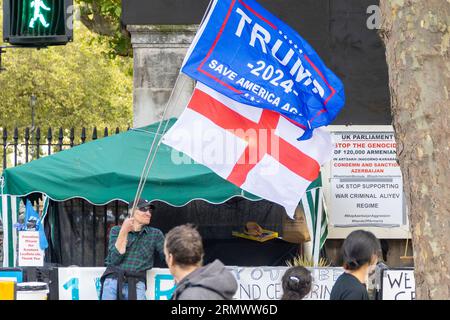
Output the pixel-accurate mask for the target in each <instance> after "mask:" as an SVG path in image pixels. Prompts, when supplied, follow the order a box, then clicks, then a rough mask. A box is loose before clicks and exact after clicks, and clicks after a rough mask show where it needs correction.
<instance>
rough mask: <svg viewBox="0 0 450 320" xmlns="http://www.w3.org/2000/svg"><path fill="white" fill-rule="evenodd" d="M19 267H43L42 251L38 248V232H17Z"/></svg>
mask: <svg viewBox="0 0 450 320" xmlns="http://www.w3.org/2000/svg"><path fill="white" fill-rule="evenodd" d="M18 264H19V266H20V267H42V266H44V251H43V250H41V248H40V247H39V232H38V231H20V232H19V261H18Z"/></svg>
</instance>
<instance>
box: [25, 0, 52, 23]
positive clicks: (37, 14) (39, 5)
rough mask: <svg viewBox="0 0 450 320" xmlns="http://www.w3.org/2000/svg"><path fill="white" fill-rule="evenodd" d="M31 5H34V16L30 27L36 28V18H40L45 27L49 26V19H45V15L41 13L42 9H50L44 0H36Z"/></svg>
mask: <svg viewBox="0 0 450 320" xmlns="http://www.w3.org/2000/svg"><path fill="white" fill-rule="evenodd" d="M30 6H31V8H33V7H34V16H33V18H32V19H31V20H30V24H29V27H30V28H34V24H35V22H36V20H38V19H39V21H40V22H41V24H42V25H43V26H44V27H45V28H47V27H48V26H49V25H50V24H49V23H47V21H45V18H44V16H43V15H42V13H41V9H43V10H46V11H50V8H49V7H47V6H46V5H45V3H44V1H43V0H34V1H32V2H31V4H30Z"/></svg>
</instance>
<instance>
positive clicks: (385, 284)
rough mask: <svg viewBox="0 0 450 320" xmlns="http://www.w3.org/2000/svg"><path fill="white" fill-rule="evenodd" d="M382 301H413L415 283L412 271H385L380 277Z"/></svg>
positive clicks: (414, 297)
mask: <svg viewBox="0 0 450 320" xmlns="http://www.w3.org/2000/svg"><path fill="white" fill-rule="evenodd" d="M382 277H383V279H382V286H381V291H382V299H383V300H415V299H416V282H415V279H414V270H413V269H391V270H389V269H386V270H383V275H382Z"/></svg>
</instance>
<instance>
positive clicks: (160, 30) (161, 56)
mask: <svg viewBox="0 0 450 320" xmlns="http://www.w3.org/2000/svg"><path fill="white" fill-rule="evenodd" d="M197 28H198V27H197V26H193V25H159V26H158V25H148V26H143V25H139V26H136V25H129V26H127V30H128V31H129V32H130V33H131V42H132V45H133V55H134V67H133V71H134V72H133V73H134V75H133V82H134V90H133V127H142V126H145V125H148V124H151V123H154V122H157V121H160V120H161V119H162V116H163V111H164V108H165V107H166V105H167V102H168V101H169V97H170V96H171V92H172V90H173V89H174V86H175V83H176V80H177V77H178V75H179V71H180V67H181V65H182V62H183V59H184V57H185V55H186V52H187V49H188V48H189V46H190V44H191V43H192V41H193V39H194V36H195V33H196V32H197ZM193 88H194V81H193V80H191V79H189V78H187V77H185V76H183V77H182V78H180V80H179V81H178V83H177V88H175V89H174V93H175V94H177V96H175V95H174V96H173V97H172V100H171V101H172V102H173V103H172V104H171V106H170V110H169V113H168V114H166V117H165V119H167V118H168V117H170V116H179V115H180V114H181V112H182V111H183V109H184V107H185V106H186V104H187V102H188V101H189V98H190V96H191V94H192V91H193Z"/></svg>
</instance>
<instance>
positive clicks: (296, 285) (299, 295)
mask: <svg viewBox="0 0 450 320" xmlns="http://www.w3.org/2000/svg"><path fill="white" fill-rule="evenodd" d="M281 282H282V286H283V296H282V297H281V300H301V299H303V298H304V297H305V296H306V295H307V294H308V293H309V291H311V284H312V276H311V272H309V270H308V269H306V268H304V267H300V266H297V267H291V268H289V269H287V270H286V272H285V273H284V275H283V278H282V279H281Z"/></svg>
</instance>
